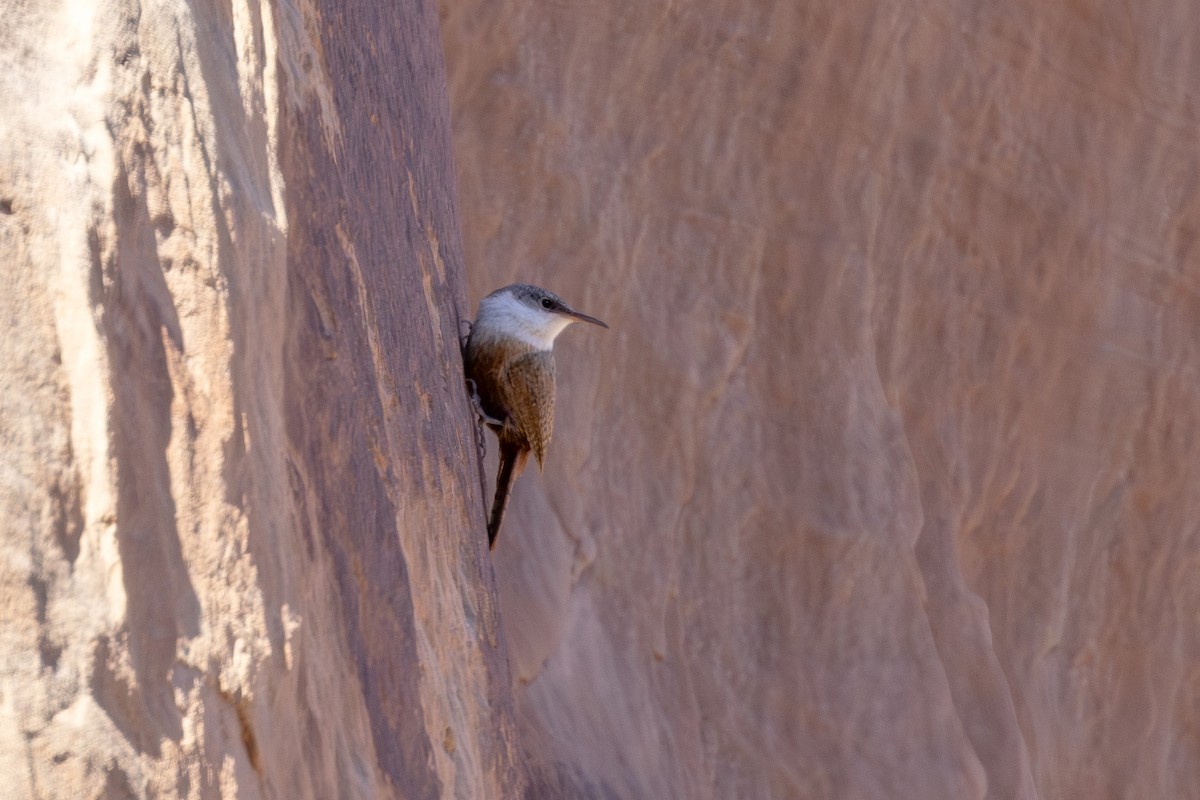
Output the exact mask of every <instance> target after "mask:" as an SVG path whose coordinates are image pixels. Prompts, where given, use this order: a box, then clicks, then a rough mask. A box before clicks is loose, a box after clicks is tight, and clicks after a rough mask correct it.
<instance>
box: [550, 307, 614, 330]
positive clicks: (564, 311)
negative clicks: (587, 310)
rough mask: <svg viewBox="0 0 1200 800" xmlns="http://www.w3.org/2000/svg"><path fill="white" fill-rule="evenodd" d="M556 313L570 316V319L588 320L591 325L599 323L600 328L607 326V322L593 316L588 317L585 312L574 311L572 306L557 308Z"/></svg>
mask: <svg viewBox="0 0 1200 800" xmlns="http://www.w3.org/2000/svg"><path fill="white" fill-rule="evenodd" d="M558 313H560V314H563V315H564V316H568V317H571V318H572V319H577V320H579V321H580V322H590V323H592V324H593V325H599V326H600V327H601V328H607V327H608V323H606V322H602V321H600V320H598V319H596V318H595V317H590V316H588V315H587V314H581V313H580V312H578V311H576V310H575V309H573V308H561V309H559V311H558Z"/></svg>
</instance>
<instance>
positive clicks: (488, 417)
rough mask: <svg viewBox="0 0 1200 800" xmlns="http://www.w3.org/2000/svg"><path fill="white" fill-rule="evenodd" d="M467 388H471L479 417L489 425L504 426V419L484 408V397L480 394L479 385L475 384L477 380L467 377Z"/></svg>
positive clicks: (472, 401) (472, 398)
mask: <svg viewBox="0 0 1200 800" xmlns="http://www.w3.org/2000/svg"><path fill="white" fill-rule="evenodd" d="M467 388H468V389H470V390H471V405H472V406H474V408H475V413H476V414H478V415H479V418H480V419H481V420H483V421H484V422H486V423H487V424H488V425H494V426H496V427H497V428H503V427H504V420H502V419H496V418H495V417H493V416H491V415H489V414H488V413H487V412H486V411H484V410H483V399H482V398H480V396H479V387H478V386H476V385H475V381H473V380H472V379H470V378H467Z"/></svg>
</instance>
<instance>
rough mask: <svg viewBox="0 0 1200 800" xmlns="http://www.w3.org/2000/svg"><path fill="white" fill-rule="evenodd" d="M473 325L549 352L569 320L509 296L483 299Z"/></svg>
mask: <svg viewBox="0 0 1200 800" xmlns="http://www.w3.org/2000/svg"><path fill="white" fill-rule="evenodd" d="M475 324H476V325H480V324H482V325H485V326H487V328H489V329H490V330H491V331H494V332H495V333H496V334H499V335H504V336H511V337H513V338H514V339H519V340H521V341H522V342H525V343H526V344H529V345H531V346H533V347H536V348H537V349H538V350H550V349H552V348H553V347H554V339H555V338H556V337H557V336H558V335H559V334H560V333H562V332H563V330H564V329H565V328H566V327H567V326H568V325H570V324H571V320H570V319H568V318H566V317H564V316H561V315H559V314H554V313H552V312H550V311H543V310H542V309H540V308H534V307H532V306H530V305H528V304H526V303H523V302H521V301H520V300H518V299H517V298H516V297H514V296H513V295H512V294H511V293H510V292H505V293H504V294H498V295H494V296H490V297H485V298H483V300H482V301H481V302H480V303H479V319H477V320H475Z"/></svg>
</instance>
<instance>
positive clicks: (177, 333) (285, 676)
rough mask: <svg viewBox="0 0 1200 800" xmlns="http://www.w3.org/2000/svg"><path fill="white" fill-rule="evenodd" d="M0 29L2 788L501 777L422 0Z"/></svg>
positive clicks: (46, 7)
mask: <svg viewBox="0 0 1200 800" xmlns="http://www.w3.org/2000/svg"><path fill="white" fill-rule="evenodd" d="M0 58H2V60H3V61H2V63H3V69H2V70H0V100H2V101H3V102H2V104H0V105H2V110H0V131H2V135H0V243H2V248H3V254H4V255H3V260H4V276H5V279H6V280H7V282H8V286H7V288H6V291H4V292H2V293H0V306H2V307H3V320H4V323H5V330H4V336H3V338H2V339H0V368H2V369H3V375H4V383H3V392H0V437H2V441H3V448H4V455H3V459H2V461H0V464H2V469H0V508H2V517H0V548H2V552H3V557H2V559H0V776H3V783H2V785H0V796H3V797H4V798H95V797H105V798H126V797H139V798H151V797H153V798H164V797H181V798H182V797H188V798H215V797H239V798H257V797H273V798H322V800H323V799H324V798H335V797H336V798H379V797H406V798H426V797H464V798H465V797H504V796H520V793H521V792H522V790H523V789H522V787H523V778H522V775H521V773H520V772H519V771H518V770H517V769H516V768H515V767H514V764H515V763H516V760H515V755H516V752H517V751H516V749H515V739H514V732H515V726H514V724H513V717H512V711H513V707H512V703H511V701H510V697H511V693H510V688H509V686H510V676H509V672H508V667H507V664H508V661H507V656H506V654H505V651H504V639H503V635H502V631H501V630H500V627H499V622H498V618H497V613H496V604H495V602H494V601H493V596H494V582H493V580H492V577H491V576H492V571H491V567H490V565H489V561H488V559H487V555H486V553H487V551H486V544H485V542H486V539H485V536H484V533H483V517H482V511H481V509H482V506H483V498H482V497H481V495H480V482H479V478H478V469H477V459H476V447H475V443H474V427H473V423H472V418H471V413H470V411H469V408H468V404H467V401H466V398H465V396H464V393H463V391H462V371H461V370H462V368H461V359H460V356H459V348H458V337H459V335H460V325H459V323H460V319H461V318H462V317H463V316H465V309H464V308H463V307H462V303H463V301H464V300H465V288H464V283H463V278H462V274H463V272H462V255H461V251H460V246H459V243H458V242H459V239H458V222H457V219H456V212H455V206H454V189H453V187H454V176H453V172H452V169H451V162H450V141H449V133H448V107H447V105H446V94H445V77H444V72H443V67H442V52H441V44H440V41H439V38H438V33H437V19H436V14H435V12H434V11H433V9H432V7H431V6H429V5H427V4H423V3H421V2H401V3H388V4H372V3H363V2H354V1H353V0H352V1H351V2H341V0H338V1H337V2H323V0H298V1H297V2H283V3H278V4H269V3H259V2H254V1H253V0H249V1H247V0H232V2H229V3H220V2H183V1H182V0H163V1H162V2H152V3H139V2H137V0H113V2H106V3H100V4H94V3H90V2H81V1H79V0H60V1H59V2H35V1H34V0H17V1H16V2H12V3H8V4H6V11H5V26H4V28H3V30H2V31H0Z"/></svg>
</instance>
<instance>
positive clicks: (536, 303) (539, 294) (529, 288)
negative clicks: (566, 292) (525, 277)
mask: <svg viewBox="0 0 1200 800" xmlns="http://www.w3.org/2000/svg"><path fill="white" fill-rule="evenodd" d="M506 293H508V294H511V295H512V296H513V297H514V298H516V299H517V300H519V301H520V302H521V303H523V304H524V305H527V306H529V307H530V308H540V309H542V310H543V311H550V312H554V311H561V310H564V309H568V308H570V306H568V305H567V304H566V303H565V302H564V301H563V299H562V298H561V297H559V296H558V295H556V294H555V293H554V292H551V291H549V290H547V289H543V288H541V287H540V286H534V285H533V284H530V283H514V284H511V285H509V286H505V287H504V288H502V289H497V290H496V291H494V292H492V293H491V294H490V295H489V297H495V296H496V295H501V294H506Z"/></svg>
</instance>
